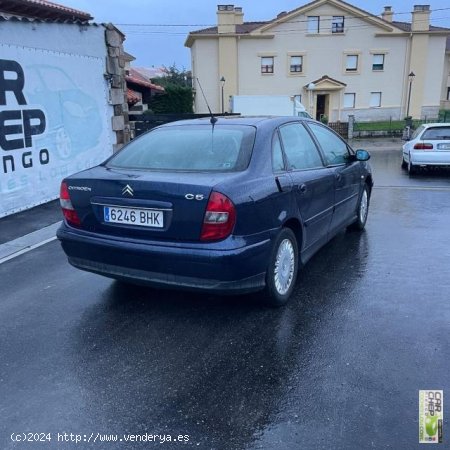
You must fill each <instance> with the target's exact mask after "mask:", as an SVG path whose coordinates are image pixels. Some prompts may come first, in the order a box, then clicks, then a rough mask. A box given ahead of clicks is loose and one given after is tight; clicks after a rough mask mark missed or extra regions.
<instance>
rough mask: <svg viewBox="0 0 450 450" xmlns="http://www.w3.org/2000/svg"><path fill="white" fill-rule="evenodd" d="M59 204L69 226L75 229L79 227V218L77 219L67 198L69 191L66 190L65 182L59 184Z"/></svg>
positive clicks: (68, 197)
mask: <svg viewBox="0 0 450 450" xmlns="http://www.w3.org/2000/svg"><path fill="white" fill-rule="evenodd" d="M59 203H60V205H61V208H62V212H63V214H64V218H65V219H66V221H67V223H68V224H69V225H73V226H75V227H79V226H80V225H81V221H80V218H79V217H78V214H77V212H76V211H75V208H74V207H73V205H72V202H71V200H70V196H69V189H67V184H66V182H65V181H63V182H62V183H61V190H60V193H59Z"/></svg>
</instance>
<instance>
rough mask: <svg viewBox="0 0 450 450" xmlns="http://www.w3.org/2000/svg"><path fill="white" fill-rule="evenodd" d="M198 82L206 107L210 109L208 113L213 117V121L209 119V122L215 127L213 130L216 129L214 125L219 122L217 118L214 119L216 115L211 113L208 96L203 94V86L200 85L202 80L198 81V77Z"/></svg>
mask: <svg viewBox="0 0 450 450" xmlns="http://www.w3.org/2000/svg"><path fill="white" fill-rule="evenodd" d="M196 80H197V83H198V86H199V88H200V91H201V92H202V95H203V99H204V100H205V103H206V106H207V107H208V111H209V114H210V116H211V119H209V121H210V122H211V125H212V126H213V129H214V124H215V123H216V122H217V117H214V114H213V113H212V112H211V108H210V107H209V103H208V100H206V95H205V93H204V92H203V89H202V85H201V84H200V80H199V79H198V77H196Z"/></svg>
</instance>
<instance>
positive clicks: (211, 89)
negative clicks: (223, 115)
mask: <svg viewBox="0 0 450 450" xmlns="http://www.w3.org/2000/svg"><path fill="white" fill-rule="evenodd" d="M191 51H192V56H193V60H194V64H193V66H192V73H193V77H194V80H193V87H194V88H195V91H196V93H195V112H196V113H207V112H208V108H207V106H206V103H205V100H204V98H203V95H202V93H201V90H200V87H199V86H198V83H197V80H196V78H198V79H199V80H200V84H201V86H202V88H203V92H204V93H205V96H206V99H207V100H208V103H209V106H210V108H211V111H212V112H220V110H221V89H220V81H219V80H220V75H219V45H218V40H217V39H197V40H196V41H195V42H194V44H193V46H192V49H191ZM227 101H228V100H227V99H226V98H225V109H227V105H228V103H227Z"/></svg>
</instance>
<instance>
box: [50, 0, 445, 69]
mask: <svg viewBox="0 0 450 450" xmlns="http://www.w3.org/2000/svg"><path fill="white" fill-rule="evenodd" d="M55 1H56V2H57V3H61V4H64V5H66V6H71V7H73V8H76V9H80V10H82V11H86V12H88V13H90V14H91V15H92V16H93V17H94V21H95V22H112V23H114V24H115V25H117V26H118V28H120V29H121V30H122V31H123V32H124V33H125V34H126V36H127V39H126V41H125V50H126V51H128V52H129V53H131V54H132V55H134V56H135V57H136V61H135V62H133V65H135V66H144V67H152V66H154V67H160V66H161V65H165V66H169V65H172V64H173V63H175V64H176V65H177V67H178V68H180V69H181V68H186V69H190V53H189V49H187V48H186V47H184V41H185V40H186V36H187V34H188V33H189V31H194V30H198V29H201V28H206V27H208V26H214V25H216V9H217V5H218V4H233V1H231V0H228V1H223V2H222V1H220V0H215V1H212V0H185V1H180V0H158V1H154V0H97V1H95V2H92V0H55ZM347 1H348V3H351V4H353V5H355V6H357V7H359V8H362V9H364V10H365V11H368V12H369V13H372V14H375V15H379V14H381V12H382V11H383V7H384V6H385V5H391V6H392V7H393V10H394V13H397V14H396V15H395V16H394V20H398V21H403V22H410V21H411V14H410V12H411V11H412V9H413V5H414V4H427V3H429V4H430V6H431V9H432V10H434V11H433V12H432V15H431V17H432V23H433V24H434V25H436V26H442V27H449V28H450V3H449V0H433V1H432V2H427V1H426V0H425V1H424V0H421V1H420V2H419V1H417V0H416V1H415V2H414V1H411V3H410V2H408V1H405V0H353V1H351V0H347ZM305 3H308V1H301V0H276V1H268V0H241V1H236V2H235V3H234V5H235V6H242V8H243V11H244V21H259V20H271V19H273V18H274V17H276V15H277V14H278V13H279V12H281V11H290V10H292V9H295V8H298V7H299V6H301V5H304V4H305ZM440 8H446V9H444V10H441V11H439V9H440ZM136 25H142V26H136ZM156 25H160V26H156Z"/></svg>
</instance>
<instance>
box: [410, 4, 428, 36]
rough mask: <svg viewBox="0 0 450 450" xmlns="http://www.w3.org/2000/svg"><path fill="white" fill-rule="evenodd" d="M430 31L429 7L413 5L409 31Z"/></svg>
mask: <svg viewBox="0 0 450 450" xmlns="http://www.w3.org/2000/svg"><path fill="white" fill-rule="evenodd" d="M429 30H430V5H414V11H413V12H412V23H411V31H429Z"/></svg>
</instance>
